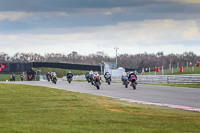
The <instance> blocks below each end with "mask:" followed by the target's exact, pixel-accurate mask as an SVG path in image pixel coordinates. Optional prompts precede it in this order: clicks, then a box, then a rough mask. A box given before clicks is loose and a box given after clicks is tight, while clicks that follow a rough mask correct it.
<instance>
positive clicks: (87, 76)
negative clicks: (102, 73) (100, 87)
mask: <svg viewBox="0 0 200 133" xmlns="http://www.w3.org/2000/svg"><path fill="white" fill-rule="evenodd" d="M85 78H86V80H87V81H88V83H90V75H89V73H87V74H86V75H85Z"/></svg>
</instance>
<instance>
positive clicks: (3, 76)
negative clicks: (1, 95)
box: [0, 74, 26, 81]
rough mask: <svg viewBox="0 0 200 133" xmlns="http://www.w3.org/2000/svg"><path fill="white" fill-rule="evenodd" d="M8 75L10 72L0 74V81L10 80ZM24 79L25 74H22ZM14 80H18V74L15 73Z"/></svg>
mask: <svg viewBox="0 0 200 133" xmlns="http://www.w3.org/2000/svg"><path fill="white" fill-rule="evenodd" d="M10 76H12V74H0V81H6V80H8V81H10ZM25 79H26V75H24V80H25ZM15 80H16V81H20V75H15Z"/></svg>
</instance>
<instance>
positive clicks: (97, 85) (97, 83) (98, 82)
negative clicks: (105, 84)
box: [94, 76, 101, 89]
mask: <svg viewBox="0 0 200 133" xmlns="http://www.w3.org/2000/svg"><path fill="white" fill-rule="evenodd" d="M100 80H101V79H100V77H99V76H97V77H94V86H96V87H97V89H100V85H101V81H100Z"/></svg>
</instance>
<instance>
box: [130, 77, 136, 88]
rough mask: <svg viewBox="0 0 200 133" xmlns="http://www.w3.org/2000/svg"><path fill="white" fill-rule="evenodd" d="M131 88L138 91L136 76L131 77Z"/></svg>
mask: <svg viewBox="0 0 200 133" xmlns="http://www.w3.org/2000/svg"><path fill="white" fill-rule="evenodd" d="M130 78H131V80H130V81H131V86H132V87H133V89H136V78H135V76H134V75H132V76H131V77H130Z"/></svg>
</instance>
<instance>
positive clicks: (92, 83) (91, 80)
mask: <svg viewBox="0 0 200 133" xmlns="http://www.w3.org/2000/svg"><path fill="white" fill-rule="evenodd" d="M93 77H94V75H90V82H91V85H94V79H93Z"/></svg>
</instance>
